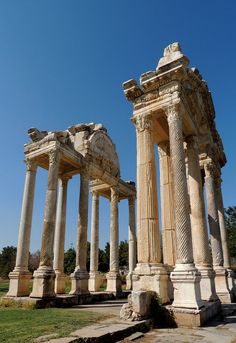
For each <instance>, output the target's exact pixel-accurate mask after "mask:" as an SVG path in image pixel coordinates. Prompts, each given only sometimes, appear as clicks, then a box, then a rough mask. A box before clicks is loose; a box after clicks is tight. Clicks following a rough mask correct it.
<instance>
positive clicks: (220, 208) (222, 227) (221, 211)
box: [216, 177, 236, 297]
mask: <svg viewBox="0 0 236 343" xmlns="http://www.w3.org/2000/svg"><path fill="white" fill-rule="evenodd" d="M221 183H222V180H221V178H220V177H218V178H217V179H216V197H217V208H218V217H219V225H220V236H221V243H222V252H223V260H224V268H225V269H226V270H227V272H228V287H229V290H230V292H231V294H232V295H233V296H234V297H235V296H236V287H235V275H234V272H233V271H232V269H231V266H230V256H229V248H228V237H227V231H226V227H225V214H224V205H223V197H222V191H221Z"/></svg>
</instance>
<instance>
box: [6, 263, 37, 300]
mask: <svg viewBox="0 0 236 343" xmlns="http://www.w3.org/2000/svg"><path fill="white" fill-rule="evenodd" d="M31 277H32V274H31V273H30V272H28V271H25V272H24V271H16V270H14V271H13V272H11V273H10V274H9V279H10V284H9V291H8V292H7V296H9V297H24V296H27V295H29V281H30V279H31Z"/></svg>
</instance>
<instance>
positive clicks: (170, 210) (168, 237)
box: [158, 142, 176, 267]
mask: <svg viewBox="0 0 236 343" xmlns="http://www.w3.org/2000/svg"><path fill="white" fill-rule="evenodd" d="M158 152H159V167H160V189H161V192H160V196H161V218H162V242H163V262H164V264H165V265H168V266H172V267H173V266H174V265H175V260H176V241H175V227H174V199H173V195H174V194H173V193H174V192H173V182H172V175H171V174H172V173H171V161H170V151H169V142H162V143H159V145H158Z"/></svg>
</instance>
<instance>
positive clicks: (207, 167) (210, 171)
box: [204, 161, 216, 178]
mask: <svg viewBox="0 0 236 343" xmlns="http://www.w3.org/2000/svg"><path fill="white" fill-rule="evenodd" d="M204 171H205V175H206V177H213V178H215V171H216V168H215V165H214V163H213V162H212V161H209V162H206V163H204Z"/></svg>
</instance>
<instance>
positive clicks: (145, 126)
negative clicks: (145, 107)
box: [134, 115, 152, 133]
mask: <svg viewBox="0 0 236 343" xmlns="http://www.w3.org/2000/svg"><path fill="white" fill-rule="evenodd" d="M134 123H135V126H136V129H137V132H138V133H140V132H142V131H145V130H151V129H152V119H151V116H150V115H137V116H135V118H134Z"/></svg>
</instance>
